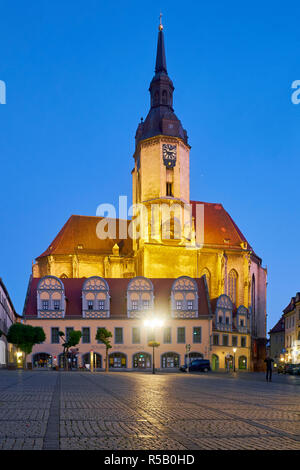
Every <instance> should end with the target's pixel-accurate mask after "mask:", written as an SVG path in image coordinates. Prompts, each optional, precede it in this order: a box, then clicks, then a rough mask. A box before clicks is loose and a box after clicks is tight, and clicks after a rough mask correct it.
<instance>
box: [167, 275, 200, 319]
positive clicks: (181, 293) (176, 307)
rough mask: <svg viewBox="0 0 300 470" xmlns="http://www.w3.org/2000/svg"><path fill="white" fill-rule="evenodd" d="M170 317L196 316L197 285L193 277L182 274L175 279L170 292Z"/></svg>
mask: <svg viewBox="0 0 300 470" xmlns="http://www.w3.org/2000/svg"><path fill="white" fill-rule="evenodd" d="M171 304H172V317H174V318H196V317H198V286H197V283H196V281H195V280H194V279H192V278H190V277H188V276H182V277H179V278H178V279H176V280H175V282H174V283H173V286H172V292H171Z"/></svg>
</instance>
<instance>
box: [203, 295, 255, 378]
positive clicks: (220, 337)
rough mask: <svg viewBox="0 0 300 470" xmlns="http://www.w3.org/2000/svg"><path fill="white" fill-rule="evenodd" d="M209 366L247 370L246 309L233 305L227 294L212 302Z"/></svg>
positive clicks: (248, 330)
mask: <svg viewBox="0 0 300 470" xmlns="http://www.w3.org/2000/svg"><path fill="white" fill-rule="evenodd" d="M212 306H213V311H214V317H213V335H212V356H211V360H212V367H213V369H214V370H218V369H227V368H228V367H229V368H230V369H232V368H234V364H235V368H236V369H238V370H249V368H250V361H251V324H250V315H249V312H248V309H246V307H244V306H243V305H240V306H239V308H238V309H236V307H235V306H234V304H233V303H232V301H231V299H230V298H229V297H228V296H227V295H224V294H223V295H221V296H220V297H219V298H218V299H215V300H213V301H212Z"/></svg>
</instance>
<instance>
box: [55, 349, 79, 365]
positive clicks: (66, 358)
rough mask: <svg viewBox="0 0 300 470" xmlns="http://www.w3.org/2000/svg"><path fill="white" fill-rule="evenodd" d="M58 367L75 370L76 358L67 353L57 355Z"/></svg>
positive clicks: (74, 355) (72, 354)
mask: <svg viewBox="0 0 300 470" xmlns="http://www.w3.org/2000/svg"><path fill="white" fill-rule="evenodd" d="M59 367H60V368H61V369H66V368H68V369H77V367H78V357H77V355H76V354H74V353H72V352H69V353H68V354H63V353H62V354H60V355H59Z"/></svg>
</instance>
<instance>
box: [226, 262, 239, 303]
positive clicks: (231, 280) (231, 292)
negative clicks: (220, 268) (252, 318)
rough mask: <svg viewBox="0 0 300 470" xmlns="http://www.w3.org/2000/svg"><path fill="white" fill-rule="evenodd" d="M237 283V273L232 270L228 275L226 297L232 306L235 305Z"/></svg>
mask: <svg viewBox="0 0 300 470" xmlns="http://www.w3.org/2000/svg"><path fill="white" fill-rule="evenodd" d="M237 281H238V275H237V272H236V271H235V269H232V270H231V271H230V272H229V274H228V296H229V297H230V299H231V302H232V303H234V304H236V303H237Z"/></svg>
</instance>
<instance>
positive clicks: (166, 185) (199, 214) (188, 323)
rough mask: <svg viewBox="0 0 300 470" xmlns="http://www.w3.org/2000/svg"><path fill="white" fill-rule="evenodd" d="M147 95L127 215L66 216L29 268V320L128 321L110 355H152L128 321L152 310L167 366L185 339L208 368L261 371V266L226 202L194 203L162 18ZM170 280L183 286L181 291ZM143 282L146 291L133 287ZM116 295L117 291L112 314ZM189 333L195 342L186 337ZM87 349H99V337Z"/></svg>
mask: <svg viewBox="0 0 300 470" xmlns="http://www.w3.org/2000/svg"><path fill="white" fill-rule="evenodd" d="M149 91H150V110H149V113H148V115H147V117H146V119H145V120H144V121H143V120H142V121H141V122H140V123H139V125H138V128H137V131H136V136H135V151H134V155H133V159H134V168H133V170H132V201H133V212H132V218H131V219H130V220H125V219H112V218H111V219H107V218H105V217H89V216H80V215H72V216H71V217H70V218H69V219H68V220H67V222H66V224H65V225H64V226H63V228H62V229H61V230H60V232H59V233H58V235H57V236H56V238H55V239H54V240H53V241H52V243H51V244H50V245H49V247H48V248H47V249H46V250H45V251H44V252H43V253H42V254H41V255H40V256H39V257H38V258H37V259H36V262H35V264H34V265H33V268H32V279H31V281H30V283H29V288H28V293H27V298H26V302H25V307H24V315H25V318H26V321H27V322H29V323H31V324H39V325H40V326H45V328H46V329H47V331H48V335H47V338H50V337H51V332H50V329H51V328H52V326H51V325H54V322H55V323H56V324H57V326H55V328H57V327H58V326H59V325H61V326H62V327H63V328H65V327H68V326H67V323H66V321H67V319H68V321H69V320H70V321H71V320H72V321H73V324H72V325H71V326H72V327H76V328H77V326H76V325H78V327H80V328H88V326H87V325H89V322H91V325H97V327H98V326H101V324H102V323H103V325H105V326H106V327H107V328H109V329H111V331H115V328H123V330H122V332H123V333H122V335H123V336H122V338H123V339H122V341H123V343H116V344H114V347H113V349H112V354H113V353H114V352H116V353H124V351H125V348H126V347H128V348H131V350H130V357H132V358H133V356H134V354H137V353H139V350H140V349H141V348H142V349H143V351H142V352H146V353H147V354H150V348H148V346H147V344H146V339H145V338H146V337H145V338H144V340H143V341H144V342H142V343H141V344H140V345H139V347H137V348H135V346H134V347H133V344H132V341H131V339H132V338H131V337H132V335H133V333H132V331H133V330H132V328H140V327H141V325H140V324H139V326H138V324H137V325H134V323H135V322H141V321H142V319H143V318H144V317H145V316H147V315H157V314H159V315H160V316H162V317H163V318H164V321H165V322H167V323H168V322H169V324H168V325H169V326H168V328H171V330H172V334H171V338H172V342H171V343H164V341H163V338H162V337H161V338H160V339H161V347H160V354H161V356H162V355H163V354H168V353H172V354H173V353H174V354H177V356H176V357H177V359H176V360H174V359H170V360H169V362H168V361H167V362H166V361H165V362H163V360H162V359H161V361H160V364H161V366H162V367H163V364H167V363H168V364H171V363H172V364H173V365H174V364H176V366H178V364H179V363H180V362H184V360H185V345H186V344H191V345H193V346H194V351H192V352H194V353H195V354H202V355H204V356H205V357H208V358H209V359H211V361H212V364H213V367H214V368H215V369H218V368H220V369H224V368H225V367H226V365H228V363H229V366H230V367H233V360H234V361H235V358H236V357H237V366H238V367H240V369H247V370H249V369H254V370H258V369H259V368H261V367H263V360H264V351H265V337H266V284H267V283H266V276H267V273H266V269H265V268H263V266H262V260H261V258H260V257H259V256H258V255H257V254H256V253H255V251H254V250H253V248H252V247H251V245H250V244H249V242H248V241H247V239H246V238H245V237H244V235H243V234H242V232H241V231H240V230H239V228H238V226H237V225H236V224H235V222H234V221H233V219H232V218H231V217H230V215H229V214H228V212H227V211H226V210H225V209H224V207H223V206H222V204H220V203H208V202H202V201H195V200H191V198H190V149H191V147H190V145H189V142H188V135H187V132H186V130H185V129H184V128H183V126H182V124H181V121H180V120H179V119H178V117H177V116H176V114H175V113H174V108H173V92H174V85H173V82H172V80H171V79H170V77H169V75H168V72H167V65H166V55H165V45H164V33H163V28H162V25H160V26H159V33H158V43H157V54H156V65H155V75H154V77H153V79H152V81H151V83H150V88H149ZM93 279H94V281H93V282H96V284H97V283H99V287H100V285H101V286H102V287H101V288H99V290H98V291H97V289H96V290H93V289H91V283H92V280H93ZM52 282H53V289H54V290H53V291H52V290H51V288H50V287H49V285H50V286H51V285H52ZM176 282H178V283H179V284H178V285H180V283H183V284H185V285H186V286H189V289H186V290H185V289H183V288H182V289H178V290H177V289H176V286H177V284H176ZM49 283H50V284H49ZM139 284H140V285H141V286H142V285H143V286H144V289H141V290H139V289H137V288H136V286H137V285H139ZM47 285H48V287H49V288H45V289H44V287H43V286H47ZM116 285H119V286H122V289H123V290H121V291H120V294H112V293H111V292H112V291H113V289H114V288H113V287H112V286H116ZM146 286H148V288H146ZM151 286H152V287H151ZM54 287H55V288H54ZM120 289H121V287H120ZM164 289H165V290H164ZM162 290H164V293H163V294H162ZM67 291H68V295H67V296H66V297H65V298H64V295H65V294H66V292H67ZM114 292H115V291H114ZM133 294H134V298H133V297H132V295H133ZM73 295H74V296H75V298H76V299H77V300H76V308H75V310H74V311H73V310H72V308H71V306H72V302H73ZM114 295H117V296H118V295H121V296H122V299H121V300H122V301H121V300H120V303H119V304H118V305H119V309H116V310H114V308H112V306H113V304H114V302H117V300H115V299H114ZM78 296H79V297H80V299H81V300H80V302H81V308H80V309H79V303H80V302H79V300H78V298H79V297H78ZM55 302H56V303H55ZM74 302H75V300H74ZM122 302H123V303H122ZM132 302H134V303H132ZM143 302H145V306H146V305H148V307H147V308H145V309H141V306H142V305H144V304H143ZM100 305H101V308H100ZM130 305H131V306H132V308H131V309H130V308H129V307H130ZM133 305H134V306H136V305H137V306H138V308H137V309H136V308H135V307H134V308H133ZM196 305H198V308H197V309H196V308H195V306H196ZM58 306H59V307H58ZM46 307H47V308H46ZM90 307H91V309H90ZM96 307H97V308H96ZM75 311H76V312H77V313H76V315H75V314H74V312H75ZM132 312H134V315H132ZM75 321H76V322H77V323H76V324H75V323H74V322H75ZM99 322H100V323H99ZM116 322H119V323H118V324H117V323H116ZM71 326H70V327H71ZM91 328H94V327H91ZM178 328H181V329H180V330H178ZM195 328H196V330H194V329H195ZM197 328H201V333H199V331H200V330H197ZM117 331H118V333H117V334H118V335H121V333H120V330H117ZM141 331H142V330H141ZM178 331H179V332H178ZM163 334H164V333H163V332H162V331H161V335H163ZM166 334H167V333H166ZM194 334H195V337H198V339H199V337H200V336H201V343H194V342H193V338H194V336H193V335H194ZM93 335H94V333H93V334H92V336H93ZM178 335H179V336H178ZM130 338H131V339H130ZM175 338H176V339H177V340H175ZM178 338H180V340H179V341H178ZM114 339H115V338H114ZM183 340H184V341H183ZM53 344H55V343H51V344H50V342H49V345H47V347H46V345H45V344H44V345H39V346H36V347H35V350H34V353H37V352H38V353H42V352H43V353H45V354H46V353H47V354H50V353H51V355H53V354H54V348H53V347H52V345H53ZM84 344H88V345H89V346H88V347H87V349H88V348H90V349H95V348H96V347H97V348H100V347H101V346H100V345H96V344H94V339H93V343H84ZM118 344H122V345H123V347H121V346H118ZM200 344H201V347H200ZM164 345H166V348H165V346H164ZM47 348H48V349H49V348H50V349H49V350H48V351H46V349H47ZM82 348H83V345H80V347H79V349H80V352H81V350H82ZM134 348H135V350H134V351H133V349H134ZM192 349H193V348H192ZM233 349H235V350H236V351H235V352H234V355H233ZM55 351H56V350H55ZM85 354H87V352H86V351H85V349H84V354H83V355H85ZM99 354H100V353H99ZM55 356H57V354H55ZM126 357H127V356H126ZM168 357H169V356H168ZM170 357H171V356H170ZM99 360H100V359H99ZM172 361H173V362H172ZM123 363H124V358H123ZM126 365H127V367H129V368H131V367H134V359H132V361H129V360H128V358H127V359H126Z"/></svg>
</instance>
